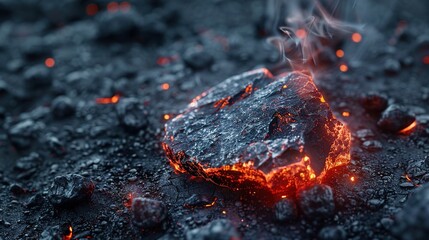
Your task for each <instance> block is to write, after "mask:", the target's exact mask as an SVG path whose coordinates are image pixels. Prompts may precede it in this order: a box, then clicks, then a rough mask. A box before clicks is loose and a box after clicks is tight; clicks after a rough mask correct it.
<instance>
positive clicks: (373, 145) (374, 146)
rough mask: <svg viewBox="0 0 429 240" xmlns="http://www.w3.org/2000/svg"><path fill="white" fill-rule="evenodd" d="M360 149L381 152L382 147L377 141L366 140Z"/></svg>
mask: <svg viewBox="0 0 429 240" xmlns="http://www.w3.org/2000/svg"><path fill="white" fill-rule="evenodd" d="M362 147H363V148H364V149H365V150H368V151H370V152H375V151H379V150H381V149H382V148H383V145H382V144H381V142H380V141H377V140H366V141H365V142H363V143H362Z"/></svg>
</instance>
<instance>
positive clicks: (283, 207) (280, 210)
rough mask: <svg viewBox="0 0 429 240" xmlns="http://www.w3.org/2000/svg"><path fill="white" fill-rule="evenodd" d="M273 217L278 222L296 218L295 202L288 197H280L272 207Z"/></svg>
mask: <svg viewBox="0 0 429 240" xmlns="http://www.w3.org/2000/svg"><path fill="white" fill-rule="evenodd" d="M274 209H275V217H276V220H277V221H279V222H290V221H293V220H294V219H296V217H297V211H296V206H295V203H294V202H293V201H292V200H289V199H286V198H284V199H281V200H280V201H278V202H277V203H276V205H275V207H274Z"/></svg>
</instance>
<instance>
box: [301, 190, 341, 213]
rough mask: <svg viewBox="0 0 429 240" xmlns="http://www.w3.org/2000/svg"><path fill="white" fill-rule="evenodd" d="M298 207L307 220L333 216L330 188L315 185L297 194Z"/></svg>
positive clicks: (332, 198) (333, 206) (333, 208)
mask: <svg viewBox="0 0 429 240" xmlns="http://www.w3.org/2000/svg"><path fill="white" fill-rule="evenodd" d="M298 202H299V207H300V209H301V211H302V213H303V214H304V216H305V217H307V218H308V219H323V218H328V217H330V216H332V215H333V214H334V211H335V204H334V194H333V193H332V189H331V187H329V186H327V185H322V184H316V185H314V186H311V187H309V188H306V189H303V190H301V191H300V192H299V193H298Z"/></svg>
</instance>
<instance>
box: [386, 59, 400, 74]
mask: <svg viewBox="0 0 429 240" xmlns="http://www.w3.org/2000/svg"><path fill="white" fill-rule="evenodd" d="M399 71H401V64H400V63H399V61H398V60H395V59H387V60H386V61H385V62H384V72H385V73H386V74H388V75H395V74H398V73H399Z"/></svg>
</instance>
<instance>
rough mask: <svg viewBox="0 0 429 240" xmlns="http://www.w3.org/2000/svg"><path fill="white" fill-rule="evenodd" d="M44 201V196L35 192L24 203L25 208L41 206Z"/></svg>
mask: <svg viewBox="0 0 429 240" xmlns="http://www.w3.org/2000/svg"><path fill="white" fill-rule="evenodd" d="M44 202H45V198H44V197H43V196H42V195H41V194H39V193H37V194H36V195H34V196H32V197H30V199H28V201H27V202H26V203H25V206H26V207H27V208H34V207H41V206H42V205H43V203H44Z"/></svg>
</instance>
